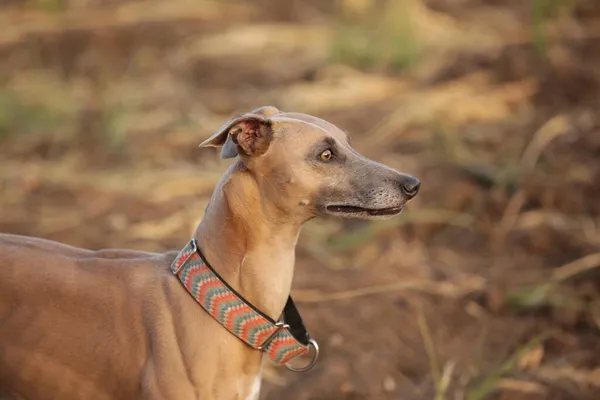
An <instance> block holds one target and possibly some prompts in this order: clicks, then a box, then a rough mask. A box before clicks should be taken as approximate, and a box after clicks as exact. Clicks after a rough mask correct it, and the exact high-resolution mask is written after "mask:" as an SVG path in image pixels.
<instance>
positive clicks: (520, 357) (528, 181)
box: [0, 0, 600, 400]
mask: <svg viewBox="0 0 600 400" xmlns="http://www.w3.org/2000/svg"><path fill="white" fill-rule="evenodd" d="M0 26H1V27H2V28H0V60H2V62H0V149H1V150H0V188H1V191H0V231H3V232H11V233H19V234H25V235H35V236H40V237H44V238H49V239H55V240H59V241H62V242H65V243H69V244H72V245H76V246H83V247H87V248H92V249H97V248H103V247H128V248H136V249H144V250H149V251H163V250H167V249H177V248H180V247H181V246H182V245H183V244H185V243H186V241H187V240H188V238H189V235H190V233H191V231H192V229H193V228H194V227H195V225H196V224H197V223H198V221H199V220H200V219H201V218H202V213H203V210H204V206H205V205H206V202H207V200H208V197H209V196H210V193H211V191H212V189H213V187H214V185H215V183H216V182H217V180H218V178H219V176H220V174H221V173H222V172H223V171H224V169H225V168H226V166H227V164H228V162H226V161H222V160H219V158H218V156H217V153H215V152H214V151H213V150H210V149H203V150H200V149H198V147H197V145H198V144H199V143H200V142H201V141H202V140H204V139H205V138H207V137H208V136H209V135H210V134H211V133H212V132H213V131H214V130H215V129H216V128H218V127H219V126H220V125H221V124H222V123H224V121H226V120H227V119H228V118H229V117H230V116H231V115H233V114H236V113H239V112H244V111H248V110H250V109H253V108H255V107H258V106H261V105H267V104H269V105H275V106H277V107H279V108H280V109H283V110H290V111H291V110H293V111H301V112H307V113H312V114H315V115H318V116H320V117H322V118H325V119H327V120H329V121H331V122H333V123H335V124H337V125H338V126H340V127H341V128H343V129H345V130H347V131H348V132H349V133H350V135H351V137H352V139H353V144H354V146H355V147H356V148H357V149H358V150H359V151H360V152H362V153H363V154H365V155H367V156H368V157H371V158H374V159H376V160H377V161H380V162H383V163H386V164H389V165H391V166H393V167H396V168H398V169H400V170H402V171H405V172H407V173H410V174H414V175H416V176H418V177H419V178H420V179H421V181H422V183H423V184H422V191H421V194H420V195H419V196H418V198H417V199H416V200H415V201H414V202H413V203H411V205H410V206H409V207H408V209H407V210H406V212H405V213H404V214H403V215H402V216H401V217H399V218H396V219H393V220H390V221H383V222H377V223H376V222H372V223H366V222H359V221H353V220H346V221H340V220H336V219H320V220H315V221H311V222H310V223H309V224H308V225H307V226H306V227H305V229H304V231H303V234H302V236H301V238H300V241H299V245H298V246H299V248H298V252H297V270H296V271H297V272H296V276H295V280H294V289H293V294H294V296H295V298H296V300H297V302H298V303H299V307H300V309H301V312H302V314H303V317H304V319H305V322H306V324H307V326H308V328H309V330H310V331H311V334H312V335H313V336H314V337H315V338H316V339H317V340H318V341H319V343H320V344H321V348H322V357H321V359H320V361H319V363H318V364H317V366H316V367H315V369H314V370H312V371H310V372H308V373H305V374H294V373H292V372H288V371H286V370H284V369H282V368H279V367H276V366H273V365H272V364H270V363H269V362H266V363H265V374H264V384H263V392H262V396H261V398H262V399H264V400H275V399H290V400H301V399H306V400H309V399H310V400H324V399H347V400H350V399H353V400H358V399H373V400H376V399H407V400H412V399H415V400H418V399H434V400H442V399H456V400H461V399H466V400H482V399H501V400H528V399H535V400H537V399H553V400H568V399H573V400H585V399H598V398H600V272H599V271H600V269H598V268H597V267H598V266H600V117H599V114H598V110H599V109H600V108H599V106H600V91H599V85H600V6H599V5H598V2H596V1H593V0H587V1H586V0H570V1H565V2H560V1H555V0H531V2H522V1H481V0H448V1H442V0H428V1H420V0H404V1H401V0H397V1H382V0H338V1H330V0H321V1H317V0H290V1H286V2H284V1H276V0H256V1H252V2H251V1H247V2H244V1H208V0H193V1H192V0H189V1H186V0H170V1H168V2H160V1H145V0H139V1H138V0H136V1H110V0H96V1H94V0H89V1H82V0H35V1H28V2H21V1H17V0H13V1H4V2H0Z"/></svg>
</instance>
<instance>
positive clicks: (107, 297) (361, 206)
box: [0, 106, 420, 400]
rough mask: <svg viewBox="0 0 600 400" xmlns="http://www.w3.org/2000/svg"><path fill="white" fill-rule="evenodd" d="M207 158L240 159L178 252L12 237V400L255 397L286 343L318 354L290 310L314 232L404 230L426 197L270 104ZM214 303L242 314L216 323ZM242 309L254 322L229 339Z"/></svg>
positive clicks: (6, 237) (8, 314)
mask: <svg viewBox="0 0 600 400" xmlns="http://www.w3.org/2000/svg"><path fill="white" fill-rule="evenodd" d="M200 146H201V147H220V148H221V153H220V154H221V157H223V158H225V159H230V158H234V159H235V160H234V162H232V164H231V165H230V166H229V168H228V170H227V171H226V173H225V174H224V175H223V177H222V178H221V180H220V181H219V183H218V184H217V186H216V188H215V190H214V192H213V194H212V196H211V198H210V201H209V203H208V205H207V207H206V212H205V215H204V218H203V220H202V221H201V222H200V224H199V226H198V227H197V229H196V230H195V232H194V234H193V237H192V238H191V239H192V240H191V241H190V243H188V245H186V247H185V248H184V249H183V250H181V251H180V252H177V251H172V252H167V253H164V254H155V253H147V252H141V251H132V250H114V249H108V250H98V251H91V250H85V249H80V248H75V247H71V246H68V245H65V244H61V243H57V242H53V241H49V240H44V239H39V238H32V237H24V236H18V235H10V234H2V235H0V398H8V399H28V400H45V399H62V400H68V399H86V400H105V399H106V400H108V399H111V400H115V399H128V400H130V399H144V400H158V399H173V400H175V399H176V400H187V399H217V400H233V399H242V400H245V399H248V400H251V399H257V398H258V396H259V392H260V386H261V360H262V355H263V353H265V352H267V353H269V352H270V353H269V355H272V354H275V355H274V356H273V357H279V356H282V354H284V352H283V350H282V348H284V347H285V346H283V347H281V346H280V347H279V348H277V349H273V345H272V343H273V341H274V340H280V339H281V340H280V342H285V340H288V341H290V343H292V342H293V346H288V347H287V350H286V351H296V353H297V354H307V353H308V352H309V350H310V351H314V350H311V348H312V347H316V346H315V345H316V343H314V341H313V340H312V339H310V337H309V335H308V334H307V333H304V332H303V325H302V324H301V320H300V319H299V314H297V310H295V307H293V303H290V301H291V298H290V297H289V295H290V290H291V285H292V277H293V273H294V259H295V256H294V249H295V246H296V242H297V240H298V235H299V233H300V229H301V227H302V225H303V224H304V223H305V222H307V221H308V220H310V219H312V218H314V217H317V216H321V215H327V216H336V217H347V218H348V217H349V218H360V219H383V218H391V217H393V216H396V215H398V214H400V212H401V211H402V209H403V208H404V207H405V205H406V203H407V202H408V201H409V200H410V199H412V198H413V197H414V196H415V195H416V194H417V192H418V191H419V186H420V182H419V180H418V179H417V178H415V177H412V176H409V175H406V174H403V173H400V172H398V171H396V170H393V169H391V168H389V167H387V166H385V165H382V164H379V163H377V162H375V161H372V160H370V159H367V158H365V157H363V156H362V155H360V154H359V153H358V152H356V151H355V150H354V149H353V148H352V147H351V145H350V142H349V140H348V136H347V135H346V133H345V132H343V131H342V130H341V129H339V128H337V127H336V126H335V125H333V124H331V123H329V122H327V121H324V120H322V119H319V118H317V117H314V116H311V115H307V114H301V113H292V112H282V111H280V110H278V109H277V108H275V107H271V106H265V107H260V108H258V109H255V110H253V111H251V112H249V113H246V114H242V115H238V116H236V117H234V118H232V119H231V120H229V121H228V122H227V123H226V124H225V125H224V126H223V127H222V128H221V129H219V130H218V131H217V132H216V133H214V134H213V135H212V136H211V137H210V138H208V139H207V140H206V141H204V142H203V143H202V144H201V145H200ZM182 245H183V244H182ZM202 274H204V275H202ZM190 277H192V278H190ZM206 277H208V278H206ZM191 281H193V282H192V283H190V282H191ZM206 282H208V283H206ZM194 285H196V286H194ZM202 285H204V286H202ZM210 285H213V286H210ZM215 288H216V289H215ZM213 289H214V290H213ZM194 290H200V291H204V295H205V297H202V295H199V294H198V293H195V292H194ZM211 290H212V292H211ZM207 291H208V292H210V293H212V294H209V295H206V292H207ZM214 293H217V294H214ZM206 296H209V297H210V296H213V297H212V300H215V299H217V300H219V301H221V300H222V298H226V299H229V300H227V301H226V302H225V303H226V304H225V305H224V306H223V304H217V306H218V307H217V308H218V309H217V310H216V311H215V309H211V308H210V307H213V306H214V304H212V305H211V304H209V305H206V304H204V303H203V301H205V300H206V298H207V297H206ZM219 296H224V297H219ZM209 300H211V299H209ZM212 300H211V301H212ZM227 302H229V303H227ZM228 304H234V305H233V306H229V305H228ZM219 307H220V308H219ZM227 307H229V308H227ZM236 307H237V308H236ZM239 310H242V311H243V312H245V313H248V315H249V317H248V318H247V319H246V320H244V319H243V318H241V319H240V318H238V317H239V316H236V317H235V318H238V320H237V322H236V321H234V322H235V323H236V324H238V325H239V326H237V328H236V327H231V326H229V327H228V326H227V324H230V323H231V321H232V320H235V318H234V317H232V316H231V315H233V314H235V313H237V312H238V311H239ZM282 310H283V314H285V315H283V317H284V319H285V320H282V318H283V317H282ZM242 311H240V312H242ZM219 312H221V313H225V314H227V315H226V316H225V317H226V318H230V320H229V322H223V320H219V318H221V317H223V316H222V315H219ZM236 315H237V314H236ZM244 318H245V317H244ZM288 319H290V320H294V321H292V322H293V323H294V324H295V326H292V324H291V323H290V322H289V321H288ZM248 321H250V322H248ZM257 321H258V322H257ZM251 324H254V325H252V326H251V327H250V328H248V326H249V325H251ZM260 324H263V325H260ZM234 325H235V324H234ZM240 326H241V327H240ZM257 326H258V327H259V328H256V327H257ZM261 326H262V328H261ZM255 328H256V329H258V330H259V331H257V332H258V333H256V332H254V333H252V332H253V331H252V329H255ZM263 328H264V329H263ZM236 329H238V330H239V331H236ZM256 329H255V330H256ZM260 329H263V330H262V331H260ZM251 331H252V332H251ZM265 332H266V333H265ZM267 333H268V335H267ZM244 335H246V336H244ZM253 335H254V336H253ZM278 335H280V336H281V337H278ZM303 335H304V337H302V336H303ZM273 337H276V338H277V339H273ZM307 338H308V339H310V340H307ZM253 341H254V342H253ZM311 345H313V346H311ZM269 346H270V348H269ZM294 346H295V347H294ZM290 349H292V350H290ZM284 350H285V349H284ZM297 350H298V351H297ZM296 353H295V354H296ZM288 355H289V352H288V353H287V355H286V357H287V356H288ZM285 362H286V363H287V362H289V359H286V361H285Z"/></svg>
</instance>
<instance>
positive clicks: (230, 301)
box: [171, 239, 319, 371]
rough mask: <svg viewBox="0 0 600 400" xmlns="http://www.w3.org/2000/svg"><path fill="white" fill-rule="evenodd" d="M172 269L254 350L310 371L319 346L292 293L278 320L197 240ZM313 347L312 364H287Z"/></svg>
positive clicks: (193, 294)
mask: <svg viewBox="0 0 600 400" xmlns="http://www.w3.org/2000/svg"><path fill="white" fill-rule="evenodd" d="M171 272H173V274H174V275H175V276H177V277H178V278H179V280H180V281H181V283H182V284H183V286H184V287H185V289H186V290H187V291H188V293H190V295H191V296H192V297H193V298H194V300H196V302H197V303H198V304H200V306H202V308H203V309H204V310H205V311H206V312H207V313H208V314H210V315H211V316H212V317H213V318H214V319H216V320H217V321H218V322H219V323H220V324H221V325H222V326H223V327H225V329H227V330H228V331H229V332H231V333H232V334H234V335H235V336H237V337H238V338H239V339H240V340H242V341H243V342H245V343H246V344H248V345H249V346H250V347H252V348H253V349H256V350H260V351H263V352H265V353H267V354H268V355H269V357H270V358H271V360H273V361H275V362H277V363H280V364H284V365H286V367H288V368H289V369H291V370H294V371H306V370H308V369H310V368H312V366H313V365H314V363H315V361H316V359H317V356H318V354H319V348H318V346H317V343H316V342H315V341H314V340H313V339H311V337H310V335H309V334H308V332H307V331H306V328H305V327H304V324H303V322H302V318H301V317H300V314H299V313H298V310H297V309H296V306H295V304H294V301H293V300H292V298H291V296H290V297H289V298H288V301H287V303H286V305H285V308H284V310H283V314H282V316H281V318H280V320H279V322H276V321H274V320H273V319H271V318H270V317H269V316H267V315H265V314H263V313H262V312H260V311H259V310H258V309H256V308H255V307H254V306H253V305H252V304H251V303H250V302H248V301H247V300H246V299H244V298H243V297H242V296H241V295H240V294H238V293H237V292H236V291H235V290H234V289H233V288H232V287H230V286H229V285H228V284H227V282H225V281H224V280H223V278H221V276H219V274H218V273H217V272H216V271H215V270H214V269H213V268H212V267H211V266H210V264H209V263H208V262H207V261H206V260H205V259H204V257H203V256H202V254H201V253H200V251H199V249H198V247H197V245H196V240H195V239H192V240H191V241H190V242H189V243H188V244H187V245H186V246H185V247H184V248H183V249H182V250H181V251H180V252H179V254H178V255H177V257H176V258H175V260H173V263H172V264H171ZM311 346H312V347H314V349H315V352H314V356H313V359H312V361H311V362H310V364H309V365H307V366H306V367H303V368H295V367H291V366H290V365H288V364H287V363H288V362H289V361H290V360H292V359H293V358H295V357H298V356H301V355H305V354H308V353H309V350H310V347H311Z"/></svg>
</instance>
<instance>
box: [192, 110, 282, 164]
mask: <svg viewBox="0 0 600 400" xmlns="http://www.w3.org/2000/svg"><path fill="white" fill-rule="evenodd" d="M261 108H264V107H261ZM255 111H258V112H251V113H248V114H244V115H240V116H238V117H235V118H232V119H231V120H229V121H228V122H227V123H226V124H225V125H223V126H222V127H221V129H219V130H217V132H215V133H214V134H213V135H212V136H211V137H209V138H208V139H206V140H205V141H204V142H202V143H201V144H200V147H219V146H223V147H222V149H221V158H233V157H235V156H236V155H238V154H240V155H247V156H258V155H261V154H264V153H265V152H266V151H267V150H268V148H269V144H270V142H271V138H272V136H273V131H272V130H271V121H270V119H269V116H268V115H263V113H262V112H261V111H262V110H261V109H257V110H255Z"/></svg>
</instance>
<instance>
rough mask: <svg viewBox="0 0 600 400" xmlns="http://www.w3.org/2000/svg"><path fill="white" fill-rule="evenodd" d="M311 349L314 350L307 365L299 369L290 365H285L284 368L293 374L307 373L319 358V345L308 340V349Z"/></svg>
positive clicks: (312, 340)
mask: <svg viewBox="0 0 600 400" xmlns="http://www.w3.org/2000/svg"><path fill="white" fill-rule="evenodd" d="M311 346H312V347H313V348H314V349H315V352H314V356H313V358H312V360H311V361H310V363H308V365H306V366H304V367H300V368H296V367H292V366H291V365H289V364H287V363H285V364H284V365H285V367H286V368H287V369H289V370H290V371H294V372H305V371H308V370H309V369H312V367H314V366H315V363H316V362H317V359H318V358H319V345H318V344H317V342H316V341H315V340H314V339H310V340H309V341H308V347H309V348H310V347H311Z"/></svg>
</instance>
